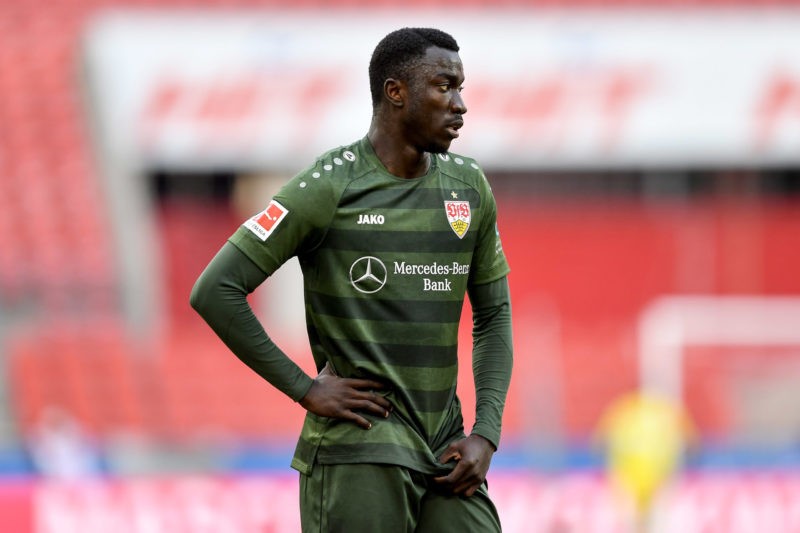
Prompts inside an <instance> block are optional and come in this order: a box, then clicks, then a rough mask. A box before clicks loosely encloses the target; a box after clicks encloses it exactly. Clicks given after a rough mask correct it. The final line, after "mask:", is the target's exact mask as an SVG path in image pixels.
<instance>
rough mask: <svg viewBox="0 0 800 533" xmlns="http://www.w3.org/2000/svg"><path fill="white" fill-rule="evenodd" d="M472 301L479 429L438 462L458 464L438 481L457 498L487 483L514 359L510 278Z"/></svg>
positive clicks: (479, 288)
mask: <svg viewBox="0 0 800 533" xmlns="http://www.w3.org/2000/svg"><path fill="white" fill-rule="evenodd" d="M469 298H470V302H471V304H472V316H473V333H472V335H473V351H472V371H473V374H474V379H475V396H476V410H475V411H476V412H475V425H474V426H473V428H472V433H471V434H470V435H469V436H468V437H467V438H465V439H462V440H458V441H455V442H453V443H451V444H450V446H448V447H447V449H446V450H445V451H444V453H443V454H442V456H441V457H440V458H439V461H440V462H442V463H447V462H448V461H452V460H455V461H457V464H456V466H455V468H454V469H453V471H452V472H450V474H448V475H447V476H441V477H438V478H435V479H436V481H437V482H438V483H440V484H442V485H444V486H446V487H448V488H449V489H450V490H452V491H453V493H454V494H457V495H464V496H472V495H473V494H474V493H475V491H476V490H478V487H480V486H481V484H482V483H483V482H484V480H485V479H486V473H487V472H488V471H489V464H490V463H491V460H492V455H493V454H494V452H495V451H496V450H497V446H498V444H499V442H500V427H501V424H502V418H503V408H504V406H505V400H506V393H507V392H508V385H509V383H510V381H511V367H512V361H513V349H512V336H511V298H510V296H509V290H508V280H507V278H506V277H503V278H500V279H499V280H497V281H493V282H490V283H486V284H483V285H475V286H471V287H470V289H469Z"/></svg>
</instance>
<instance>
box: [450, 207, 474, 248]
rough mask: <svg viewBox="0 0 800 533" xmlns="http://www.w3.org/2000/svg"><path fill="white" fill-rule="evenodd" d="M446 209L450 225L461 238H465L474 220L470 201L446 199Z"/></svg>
mask: <svg viewBox="0 0 800 533" xmlns="http://www.w3.org/2000/svg"><path fill="white" fill-rule="evenodd" d="M444 211H445V213H446V214H447V222H449V223H450V227H451V228H452V229H453V231H454V232H455V233H456V235H458V238H459V239H463V238H464V235H466V234H467V230H468V229H469V223H470V221H471V220H472V211H471V210H470V208H469V202H468V201H466V200H455V201H454V200H445V202H444Z"/></svg>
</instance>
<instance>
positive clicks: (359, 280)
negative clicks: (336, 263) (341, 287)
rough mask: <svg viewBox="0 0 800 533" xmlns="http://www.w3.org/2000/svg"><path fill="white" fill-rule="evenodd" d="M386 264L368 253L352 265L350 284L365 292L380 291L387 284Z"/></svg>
mask: <svg viewBox="0 0 800 533" xmlns="http://www.w3.org/2000/svg"><path fill="white" fill-rule="evenodd" d="M386 276H387V273H386V265H384V264H383V261H381V260H380V259H378V258H377V257H373V256H371V255H367V256H365V257H361V258H359V259H356V260H355V261H354V262H353V264H352V265H350V284H351V285H352V286H353V287H354V288H355V289H356V290H357V291H358V292H363V293H364V294H372V293H375V292H378V291H379V290H381V289H382V288H383V286H384V285H386Z"/></svg>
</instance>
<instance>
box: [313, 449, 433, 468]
mask: <svg viewBox="0 0 800 533" xmlns="http://www.w3.org/2000/svg"><path fill="white" fill-rule="evenodd" d="M317 460H318V461H319V462H320V463H321V464H337V463H347V462H351V463H364V462H385V463H388V464H400V465H413V466H415V467H422V466H423V465H426V466H427V468H426V471H428V472H430V470H431V469H432V468H434V467H435V465H436V463H435V458H434V457H433V454H432V453H430V452H429V451H427V452H426V451H419V450H414V449H410V448H404V447H403V446H398V445H396V444H390V443H385V444H374V443H368V442H363V443H359V444H332V445H329V446H320V447H319V450H318V452H317Z"/></svg>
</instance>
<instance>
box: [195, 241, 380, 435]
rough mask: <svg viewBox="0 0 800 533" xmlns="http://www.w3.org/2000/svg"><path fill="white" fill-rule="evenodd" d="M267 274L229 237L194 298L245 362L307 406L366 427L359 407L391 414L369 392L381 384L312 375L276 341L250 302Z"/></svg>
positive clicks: (197, 307) (325, 373)
mask: <svg viewBox="0 0 800 533" xmlns="http://www.w3.org/2000/svg"><path fill="white" fill-rule="evenodd" d="M266 278H267V275H266V274H265V273H264V271H263V270H261V269H260V268H259V267H258V266H257V265H256V264H255V263H254V262H253V261H251V260H250V259H249V258H248V257H247V256H246V255H245V254H244V253H243V252H242V251H240V250H239V249H238V248H237V247H236V246H235V245H233V244H231V243H230V242H228V243H225V245H224V246H223V247H222V248H221V249H220V251H219V252H218V253H217V255H216V256H215V257H214V258H213V259H212V260H211V262H210V263H209V264H208V266H207V267H206V269H205V270H204V271H203V273H202V274H201V275H200V277H199V278H198V279H197V282H196V283H195V285H194V287H193V289H192V294H191V297H190V300H189V301H190V303H191V305H192V307H193V308H194V309H195V310H196V311H197V312H198V313H199V314H200V316H202V317H203V319H204V320H205V321H206V322H207V323H208V325H209V326H210V327H211V329H213V330H214V332H215V333H216V334H217V336H219V338H220V339H221V340H222V341H223V342H224V343H225V345H226V346H227V347H228V348H229V349H230V350H231V351H232V352H233V353H234V354H235V355H236V356H237V357H238V358H239V359H240V360H241V361H242V362H243V363H245V364H246V365H247V366H248V367H250V368H251V369H252V370H253V371H255V372H256V373H257V374H258V375H260V376H261V377H262V378H264V379H265V380H267V381H268V382H269V383H271V384H272V385H273V386H274V387H276V388H277V389H279V390H280V391H282V392H283V393H284V394H286V395H287V396H289V397H290V398H291V399H292V400H294V401H296V402H300V404H301V405H302V406H303V407H304V408H306V409H307V410H309V411H311V412H313V413H314V414H317V415H320V416H328V417H334V418H343V419H348V420H351V421H353V422H355V423H357V424H358V425H360V426H362V427H365V428H368V427H369V422H368V421H367V420H366V419H364V418H363V417H362V416H360V415H358V413H356V412H354V411H353V410H354V409H355V410H366V411H370V412H372V413H374V414H377V415H379V416H388V410H389V409H390V407H391V406H390V405H389V404H388V402H387V401H386V400H385V399H384V398H383V397H382V396H380V395H377V394H374V393H372V392H370V391H369V389H378V388H380V387H381V385H380V383H377V382H373V381H370V380H357V379H342V378H338V377H336V376H335V375H334V374H333V373H332V372H330V371H329V369H327V367H326V369H323V371H322V372H321V373H320V374H319V376H317V378H316V379H312V378H310V377H309V376H308V375H307V374H306V373H305V372H303V370H302V369H301V368H300V367H299V366H297V364H296V363H295V362H294V361H292V360H291V359H290V358H289V357H288V356H287V355H286V354H285V353H283V351H282V350H281V349H280V348H278V347H277V346H276V345H275V343H274V342H272V339H270V338H269V336H268V335H267V333H266V331H264V328H263V327H262V325H261V323H260V322H259V321H258V318H256V316H255V314H254V313H253V310H252V308H251V307H250V304H249V303H248V301H247V295H248V294H250V293H251V292H253V291H254V290H255V289H256V287H258V286H259V285H260V284H261V283H263V282H264V280H266Z"/></svg>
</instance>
